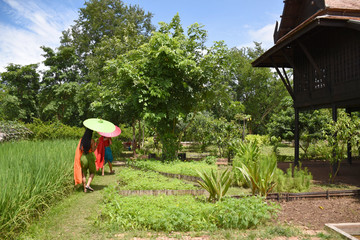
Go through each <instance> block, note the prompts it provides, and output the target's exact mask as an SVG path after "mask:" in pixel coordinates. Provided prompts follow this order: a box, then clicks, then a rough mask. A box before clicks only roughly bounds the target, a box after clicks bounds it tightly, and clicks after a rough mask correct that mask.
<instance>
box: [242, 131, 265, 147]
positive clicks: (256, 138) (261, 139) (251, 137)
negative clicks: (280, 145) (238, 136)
mask: <svg viewBox="0 0 360 240" xmlns="http://www.w3.org/2000/svg"><path fill="white" fill-rule="evenodd" d="M245 140H246V141H247V142H256V143H257V145H258V146H259V147H261V146H263V145H268V144H270V137H269V136H268V135H257V134H248V135H246V136H245Z"/></svg>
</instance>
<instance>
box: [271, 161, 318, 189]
mask: <svg viewBox="0 0 360 240" xmlns="http://www.w3.org/2000/svg"><path fill="white" fill-rule="evenodd" d="M311 180H312V175H311V173H310V172H309V171H308V170H307V168H304V169H301V166H300V167H299V168H298V167H295V168H294V176H292V166H291V165H290V167H289V168H288V169H287V170H286V172H285V173H284V172H283V171H282V170H281V169H277V172H276V174H275V182H276V186H275V188H274V191H276V192H307V191H309V189H310V184H311Z"/></svg>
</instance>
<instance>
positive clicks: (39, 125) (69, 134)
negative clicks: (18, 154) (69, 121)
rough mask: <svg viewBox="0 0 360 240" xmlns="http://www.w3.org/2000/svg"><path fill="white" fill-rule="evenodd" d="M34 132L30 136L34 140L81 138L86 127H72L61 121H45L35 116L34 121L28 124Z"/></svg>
mask: <svg viewBox="0 0 360 240" xmlns="http://www.w3.org/2000/svg"><path fill="white" fill-rule="evenodd" d="M26 127H27V128H29V129H30V130H31V131H32V132H33V134H32V135H31V136H30V138H31V139H33V140H47V139H80V138H81V137H82V136H83V134H84V131H85V129H84V128H79V127H70V126H67V125H64V124H62V123H61V122H59V121H55V122H43V121H41V120H40V119H38V118H35V119H34V121H33V123H28V124H26Z"/></svg>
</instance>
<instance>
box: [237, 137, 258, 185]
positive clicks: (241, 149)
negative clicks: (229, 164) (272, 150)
mask: <svg viewBox="0 0 360 240" xmlns="http://www.w3.org/2000/svg"><path fill="white" fill-rule="evenodd" d="M232 149H233V151H234V152H235V157H234V159H233V167H234V168H233V174H234V181H235V184H236V185H238V186H244V185H245V186H246V180H245V178H244V176H243V175H242V174H241V172H239V171H238V170H237V167H241V166H242V163H247V162H253V161H256V160H257V159H258V157H259V156H260V149H259V147H258V145H257V143H256V141H254V142H248V143H246V142H235V143H234V144H233V146H232ZM247 187H250V186H249V185H247Z"/></svg>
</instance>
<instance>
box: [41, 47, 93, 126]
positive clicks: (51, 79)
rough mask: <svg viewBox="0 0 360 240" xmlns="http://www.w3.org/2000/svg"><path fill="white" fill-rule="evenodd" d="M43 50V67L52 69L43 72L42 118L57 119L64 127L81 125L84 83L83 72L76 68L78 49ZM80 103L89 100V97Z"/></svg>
mask: <svg viewBox="0 0 360 240" xmlns="http://www.w3.org/2000/svg"><path fill="white" fill-rule="evenodd" d="M42 49H43V51H44V52H45V53H44V54H43V56H44V57H45V60H44V64H45V66H47V67H49V69H48V70H45V71H44V72H43V80H42V82H41V93H40V95H39V97H40V114H41V119H42V120H44V121H48V120H54V119H53V118H56V119H57V120H59V121H61V122H62V123H64V124H69V125H79V124H80V123H81V117H82V115H83V114H81V110H80V109H79V100H80V99H78V98H79V97H78V94H79V90H80V85H79V82H81V80H80V79H79V76H80V69H78V68H76V62H77V60H78V58H77V56H76V55H75V49H74V47H66V46H65V47H64V46H61V47H59V48H58V49H57V52H55V51H54V50H53V49H51V48H48V47H44V46H43V47H42ZM80 101H86V98H83V99H81V100H80ZM88 105H90V103H88Z"/></svg>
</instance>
